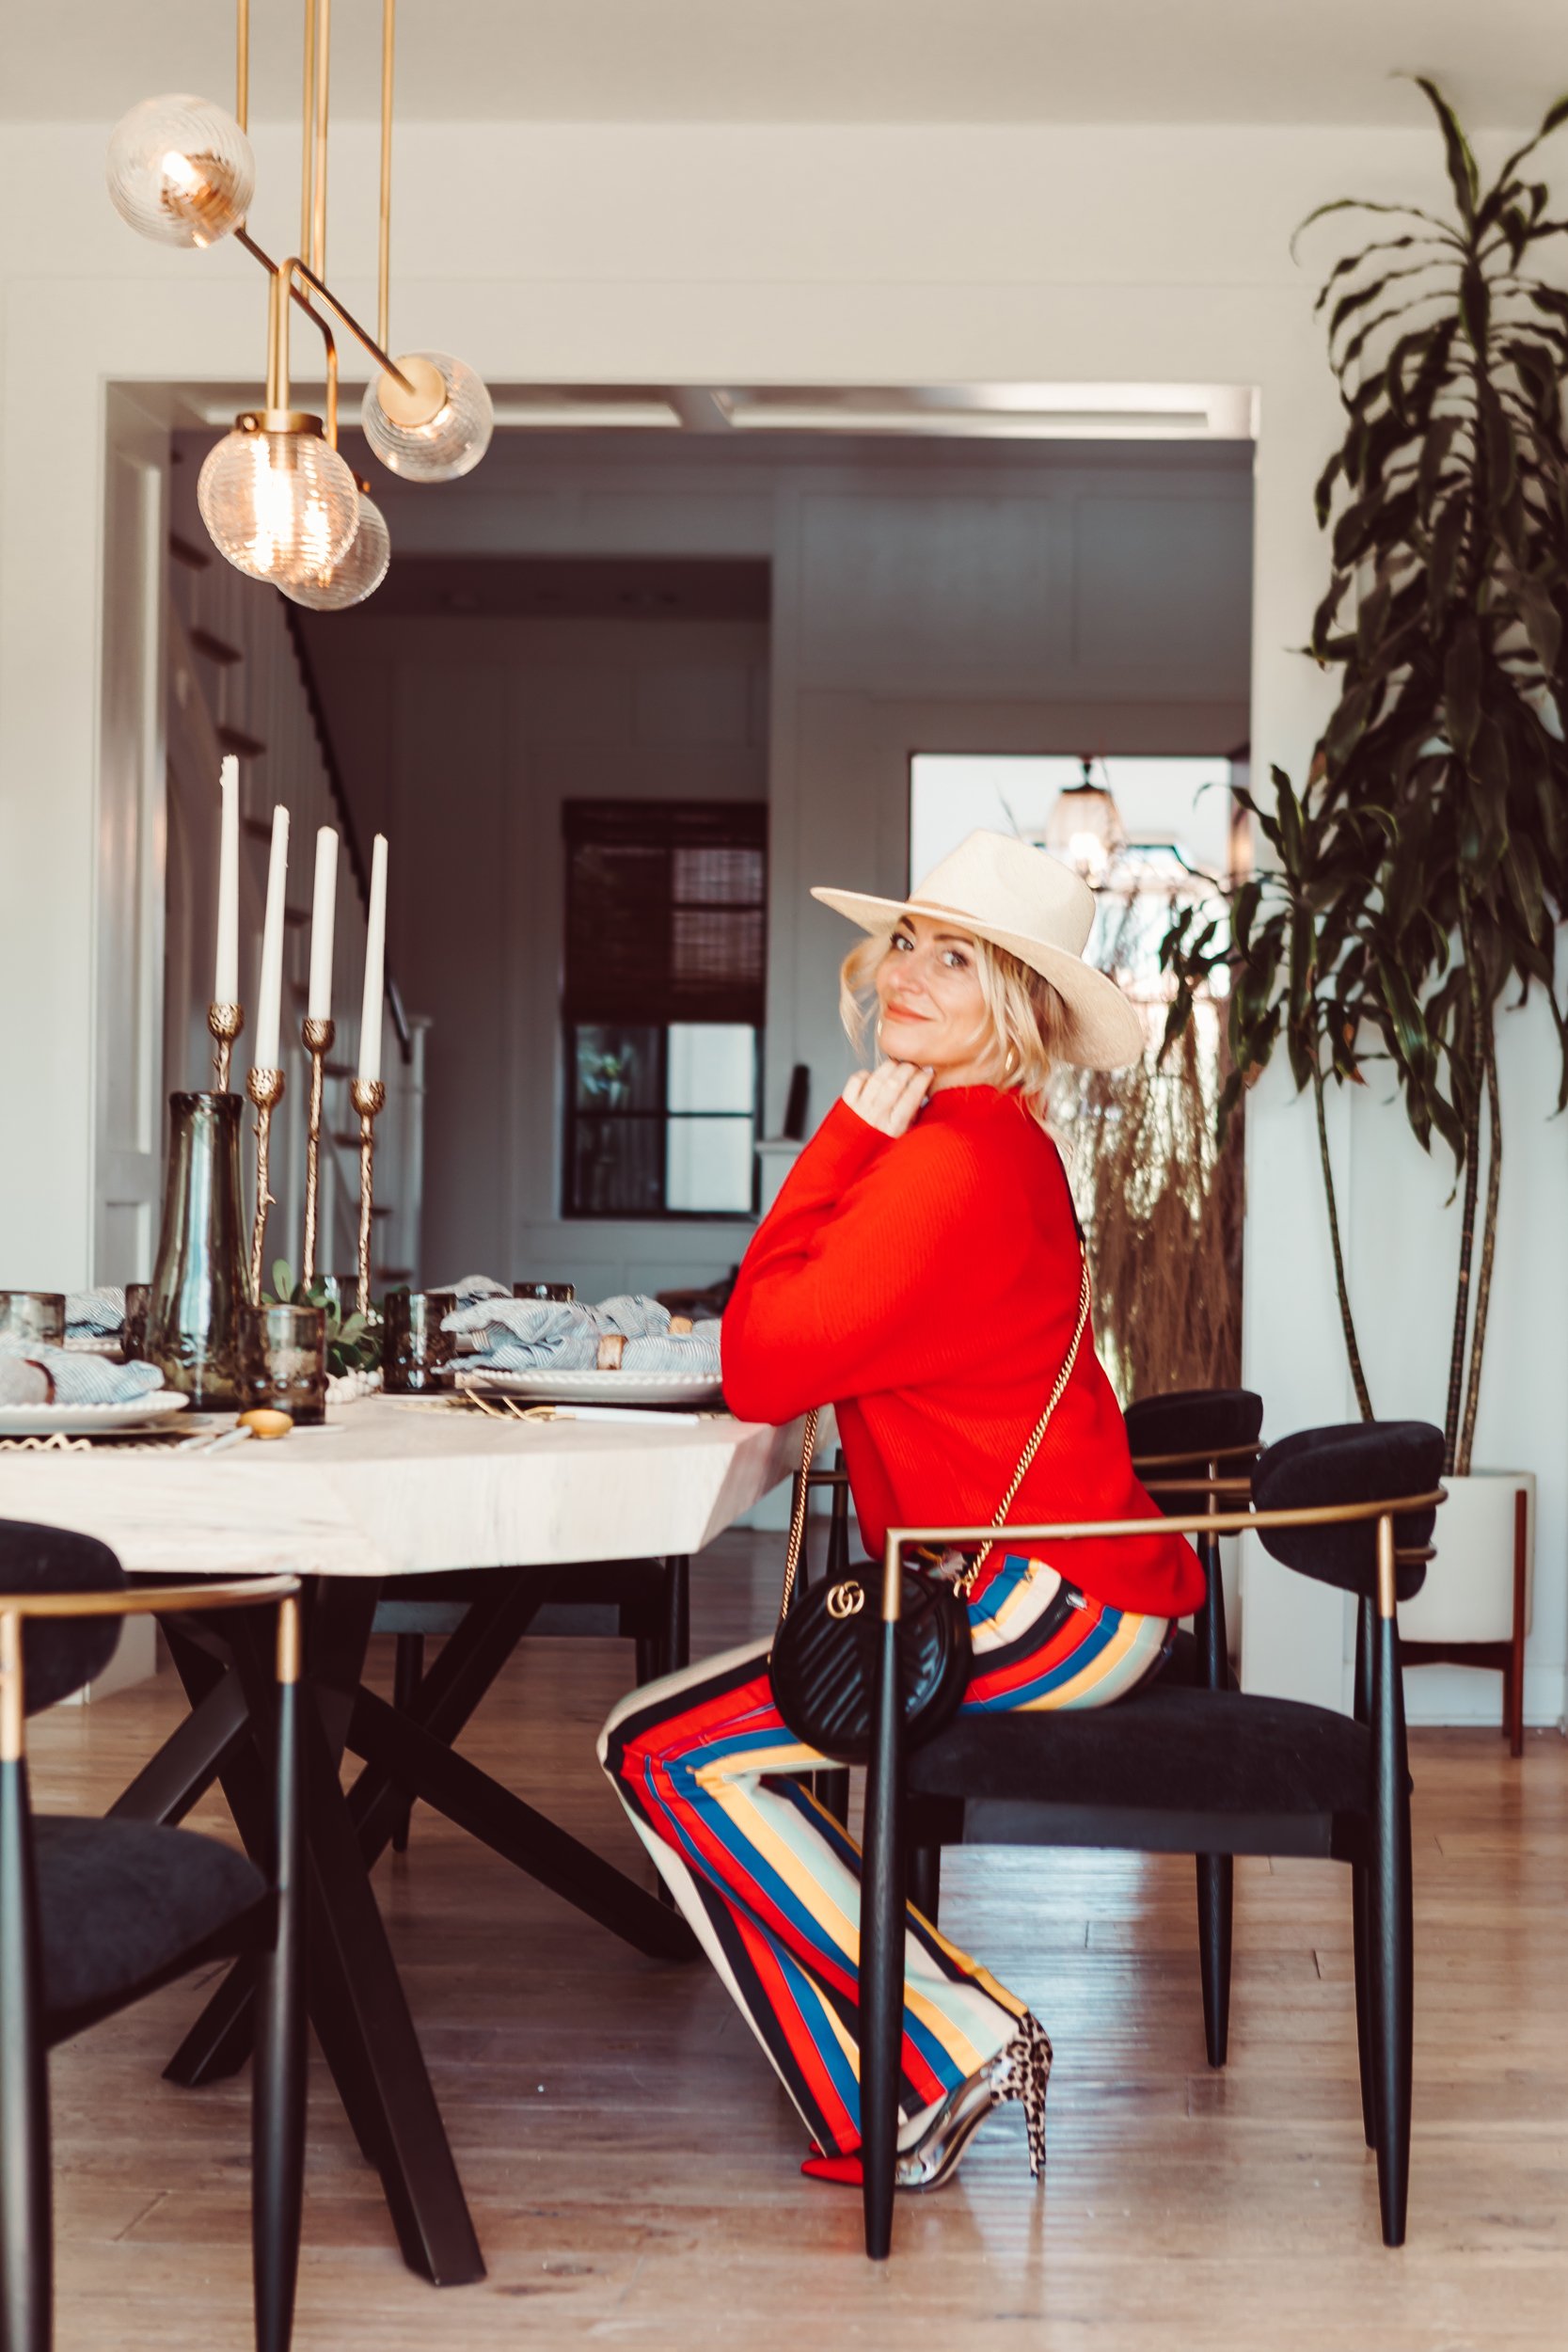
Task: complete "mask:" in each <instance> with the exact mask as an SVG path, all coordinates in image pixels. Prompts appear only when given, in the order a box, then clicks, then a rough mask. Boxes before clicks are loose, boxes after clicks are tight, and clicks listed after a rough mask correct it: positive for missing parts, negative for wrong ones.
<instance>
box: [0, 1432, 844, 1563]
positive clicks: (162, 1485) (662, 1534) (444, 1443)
mask: <svg viewBox="0 0 1568 2352" xmlns="http://www.w3.org/2000/svg"><path fill="white" fill-rule="evenodd" d="M799 1460H800V1423H799V1422H794V1423H792V1424H789V1425H786V1426H785V1427H784V1428H779V1429H773V1428H769V1427H767V1426H766V1425H764V1424H761V1423H758V1422H738V1421H733V1420H730V1419H729V1418H727V1417H716V1418H714V1419H712V1420H704V1421H699V1422H695V1423H692V1422H672V1423H671V1425H670V1426H668V1427H660V1426H658V1425H657V1423H655V1422H619V1423H613V1424H612V1423H609V1422H570V1421H552V1422H503V1421H492V1420H487V1419H485V1418H484V1417H483V1416H482V1415H481V1414H479V1413H459V1412H456V1411H449V1412H436V1411H431V1410H429V1409H427V1408H421V1407H419V1406H413V1405H411V1404H404V1403H401V1402H399V1401H397V1400H395V1399H393V1398H390V1397H366V1398H363V1399H361V1400H360V1401H358V1402H356V1403H355V1404H352V1405H348V1406H343V1407H342V1408H341V1410H339V1411H337V1412H335V1413H333V1414H332V1415H331V1417H330V1419H329V1421H328V1423H327V1426H326V1427H325V1429H323V1430H309V1429H300V1430H296V1431H295V1432H294V1433H293V1436H292V1437H289V1438H283V1439H281V1440H280V1441H278V1442H277V1443H274V1444H262V1443H260V1442H255V1441H253V1442H252V1443H250V1444H248V1445H238V1446H230V1447H227V1448H225V1450H224V1451H223V1452H222V1453H220V1454H212V1455H208V1454H199V1453H198V1454H180V1453H178V1452H175V1451H173V1450H172V1449H170V1450H166V1451H159V1452H153V1451H150V1450H149V1451H148V1452H146V1453H137V1452H135V1451H131V1450H128V1449H126V1448H123V1447H118V1446H101V1447H98V1448H95V1450H94V1451H93V1452H92V1453H90V1454H21V1453H16V1454H10V1453H5V1452H0V1518H11V1519H31V1520H35V1521H40V1522H41V1523H42V1524H44V1525H45V1526H51V1527H71V1528H76V1529H78V1530H80V1531H81V1532H82V1533H83V1534H89V1535H96V1536H98V1537H100V1538H101V1540H102V1541H103V1542H104V1543H106V1544H108V1545H110V1546H111V1547H112V1548H113V1549H114V1550H115V1551H116V1552H117V1553H118V1554H119V1558H120V1560H121V1562H122V1563H123V1565H125V1567H126V1568H127V1569H129V1570H130V1571H132V1572H133V1573H135V1574H138V1575H157V1576H179V1577H183V1576H231V1575H234V1574H236V1573H238V1574H246V1575H249V1574H260V1573H265V1572H268V1571H272V1570H275V1569H292V1570H293V1572H294V1573H295V1574H298V1575H307V1576H372V1577H395V1576H414V1575H423V1574H427V1573H429V1572H431V1571H433V1570H437V1569H442V1568H486V1567H529V1566H547V1565H555V1564H557V1563H561V1562H570V1561H576V1560H626V1559H637V1558H641V1557H642V1556H644V1555H646V1554H649V1553H658V1552H692V1551H700V1550H701V1549H703V1547H704V1545H705V1544H707V1543H710V1542H711V1541H712V1539H713V1537H714V1536H715V1535H718V1534H721V1532H722V1531H723V1529H725V1528H726V1527H728V1526H730V1525H731V1524H732V1522H733V1521H734V1520H736V1518H739V1517H740V1515H741V1513H742V1512H744V1511H747V1510H749V1509H750V1508H751V1506H752V1503H753V1502H757V1501H758V1500H759V1499H760V1498H761V1497H762V1496H763V1495H765V1494H766V1493H767V1492H768V1489H769V1488H770V1487H772V1486H776V1485H777V1484H778V1483H779V1481H780V1480H781V1479H784V1478H787V1477H788V1476H789V1475H790V1473H791V1472H792V1470H794V1469H795V1467H796V1465H797V1464H798V1462H799Z"/></svg>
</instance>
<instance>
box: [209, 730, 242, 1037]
mask: <svg viewBox="0 0 1568 2352" xmlns="http://www.w3.org/2000/svg"><path fill="white" fill-rule="evenodd" d="M218 790H219V792H220V793H221V794H222V796H223V808H222V824H221V829H220V831H219V834H218V951H217V959H216V963H215V967H214V976H213V1002H214V1005H237V1004H238V1003H239V1001H240V763H239V761H238V760H237V759H236V758H235V756H234V755H233V753H232V752H226V753H225V755H224V760H223V767H222V769H221V771H220V772H219V779H218Z"/></svg>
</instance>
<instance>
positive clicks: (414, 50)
mask: <svg viewBox="0 0 1568 2352" xmlns="http://www.w3.org/2000/svg"><path fill="white" fill-rule="evenodd" d="M255 15H256V32H255V38H254V41H253V69H252V71H253V85H252V102H251V110H252V113H253V115H254V116H255V118H256V119H258V120H263V119H280V118H290V117H292V116H293V114H294V113H295V112H296V110H297V103H298V71H297V60H298V55H299V36H298V31H297V23H298V10H297V8H294V7H291V6H289V5H288V4H287V0H275V5H274V6H272V7H269V8H258V9H257V10H256V11H255ZM230 22H231V20H230V19H229V17H228V11H227V10H226V8H224V7H223V6H222V5H214V0H69V4H68V5H57V6H55V7H53V8H35V9H33V10H31V11H30V12H29V14H28V17H27V21H26V31H25V37H23V35H22V34H21V31H20V28H18V30H17V32H16V34H15V36H14V37H13V38H12V40H10V41H9V43H8V52H7V57H6V72H5V74H4V76H3V77H0V120H28V121H55V120H67V121H84V120H100V121H103V122H104V123H105V124H107V123H109V122H112V121H114V120H116V119H118V117H119V115H120V114H121V113H123V111H124V110H125V108H126V107H127V106H128V105H130V104H131V103H133V102H134V101H135V100H136V99H138V98H142V97H148V96H150V95H152V94H153V93H154V92H157V91H160V90H168V89H180V90H192V89H194V90H198V91H202V92H204V93H205V94H206V95H209V96H211V97H214V98H220V99H224V100H227V99H228V98H229V96H230V91H231V89H232V78H233V53H232V35H231V30H230ZM379 22H380V9H379V8H377V7H376V6H375V0H339V7H338V9H337V11H336V16H335V21H334V34H333V72H332V94H333V106H334V111H335V113H337V114H339V115H342V116H357V117H370V116H372V115H373V114H374V112H375V109H376V106H377V104H378V103H379V101H378V92H379V84H378V78H377V64H376V60H377V56H378V44H379ZM1563 27H1564V17H1563V8H1562V0H1307V5H1305V6H1303V5H1287V0H404V5H403V8H401V10H400V11H399V24H398V88H399V95H398V111H399V114H400V116H401V117H402V118H403V119H432V120H459V121H462V120H481V119H489V120H511V119H516V120H553V121H627V122H681V121H752V122H1148V123H1154V122H1168V123H1180V122H1191V123H1232V122H1259V123H1296V122H1310V123H1335V122H1340V123H1387V124H1394V123H1407V124H1414V123H1416V122H1418V121H1420V120H1421V119H1423V116H1424V108H1423V107H1422V104H1421V102H1420V100H1419V98H1418V95H1417V93H1415V92H1414V91H1412V90H1411V89H1409V88H1408V87H1406V86H1405V85H1404V84H1402V83H1400V82H1396V81H1391V80H1390V78H1389V76H1390V75H1391V74H1392V73H1394V72H1396V71H1398V70H1400V69H1406V70H1415V71H1419V72H1431V73H1434V74H1435V75H1436V76H1437V77H1438V79H1439V80H1441V81H1442V82H1444V84H1445V85H1446V86H1447V87H1449V90H1450V91H1451V93H1452V95H1453V97H1454V98H1455V100H1456V102H1457V103H1458V104H1459V106H1460V108H1461V111H1462V112H1463V113H1464V115H1465V119H1466V120H1467V121H1468V122H1469V123H1470V124H1471V125H1472V126H1477V125H1487V124H1494V125H1504V126H1513V125H1515V124H1520V123H1528V122H1533V121H1534V120H1535V119H1537V118H1538V117H1539V116H1540V115H1541V114H1542V113H1543V112H1544V107H1545V105H1546V104H1547V103H1548V102H1549V101H1550V100H1551V99H1553V98H1554V97H1556V95H1557V94H1558V92H1559V90H1560V88H1561V87H1563V86H1564V85H1565V84H1568V52H1565V47H1564V41H1563Z"/></svg>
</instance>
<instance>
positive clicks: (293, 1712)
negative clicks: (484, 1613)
mask: <svg viewBox="0 0 1568 2352" xmlns="http://www.w3.org/2000/svg"><path fill="white" fill-rule="evenodd" d="M415 1638H417V1637H415ZM298 1706H299V1686H298V1684H297V1683H287V1684H284V1685H283V1686H282V1688H281V1690H280V1692H279V1704H278V1723H277V1734H278V1737H277V1815H278V1820H277V1928H276V1932H275V1935H274V1940H273V1948H272V1950H271V1951H270V1952H269V1953H268V1954H267V1955H266V1957H265V1958H264V1960H263V1962H262V1964H261V1973H260V1978H259V1980H258V1985H257V2001H256V2064H255V2076H254V2080H253V2083H252V2090H251V2099H252V2105H251V2166H252V2180H251V2267H252V2276H253V2280H254V2285H255V2298H256V2347H257V2352H288V2347H289V2340H290V2337H291V2336H292V2334H293V2316H294V2286H295V2280H296V2279H297V2277H298V2272H299V2228H300V2203H301V2198H302V2194H303V2189H304V2175H305V1943H304V1927H305V1920H304V1912H305V1891H304V1885H303V1845H302V1832H301V1788H300V1765H299V1724H298Z"/></svg>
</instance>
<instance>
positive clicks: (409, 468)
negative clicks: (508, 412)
mask: <svg viewBox="0 0 1568 2352" xmlns="http://www.w3.org/2000/svg"><path fill="white" fill-rule="evenodd" d="M397 364H398V370H399V373H401V374H403V375H405V376H406V377H407V378H408V381H409V384H410V386H411V387H412V389H411V390H408V391H405V390H404V388H403V386H402V385H401V384H400V383H398V381H397V379H396V377H394V376H390V375H379V376H377V377H376V378H375V379H374V381H373V382H372V384H371V386H370V387H369V389H368V390H367V391H366V393H365V404H364V406H363V408H362V409H361V410H360V421H361V422H362V424H363V425H364V428H365V432H366V435H367V437H369V440H370V444H371V447H372V449H373V450H374V452H375V453H376V455H377V456H378V457H379V458H380V460H381V462H382V464H383V465H384V466H386V467H387V468H388V469H389V470H390V471H391V472H392V473H395V474H401V475H402V476H403V477H404V480H405V481H407V482H455V481H456V479H457V477H458V475H459V474H465V473H471V472H472V470H473V469H474V468H475V467H476V466H477V465H478V463H479V461H480V459H481V458H482V457H483V454H484V453H485V451H486V450H487V449H488V448H489V446H490V436H491V433H492V432H493V431H494V429H495V422H496V417H495V410H494V409H493V408H492V407H491V405H490V395H489V393H488V392H487V391H486V390H485V389H484V383H483V377H481V376H478V375H476V374H475V373H474V371H473V370H472V368H470V367H468V366H467V365H466V364H465V362H464V361H463V360H461V359H453V358H449V356H448V355H447V353H445V352H444V351H415V352H411V353H410V354H409V355H408V357H407V358H402V359H399V361H398V363H397Z"/></svg>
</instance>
